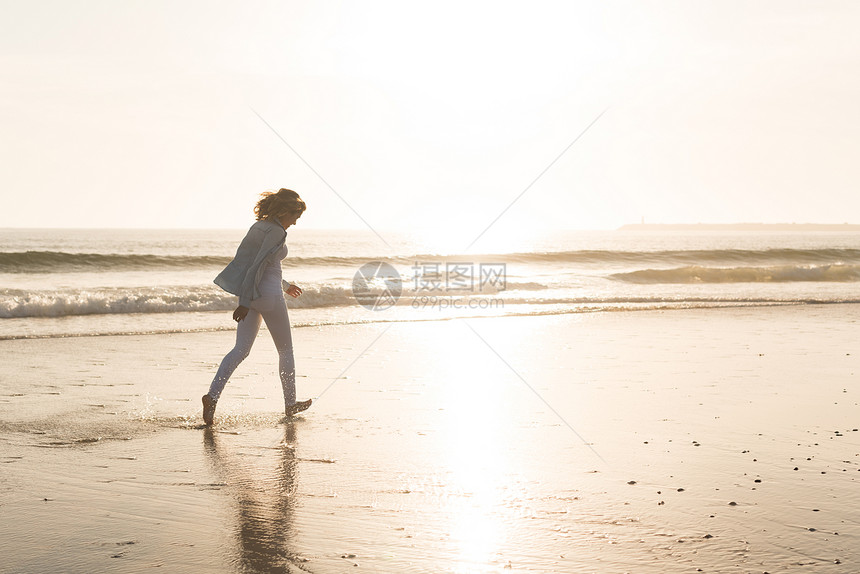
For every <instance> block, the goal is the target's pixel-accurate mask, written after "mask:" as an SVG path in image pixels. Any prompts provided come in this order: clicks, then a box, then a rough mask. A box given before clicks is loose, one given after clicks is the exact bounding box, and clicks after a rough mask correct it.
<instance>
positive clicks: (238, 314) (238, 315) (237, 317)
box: [233, 305, 249, 323]
mask: <svg viewBox="0 0 860 574" xmlns="http://www.w3.org/2000/svg"><path fill="white" fill-rule="evenodd" d="M248 310H249V309H248V308H247V307H243V306H242V305H239V306H238V307H236V310H235V311H233V320H234V321H236V322H237V323H238V322H239V321H241V320H242V319H244V318H245V317H247V316H248Z"/></svg>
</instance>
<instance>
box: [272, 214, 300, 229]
mask: <svg viewBox="0 0 860 574" xmlns="http://www.w3.org/2000/svg"><path fill="white" fill-rule="evenodd" d="M301 216H302V214H301V212H299V213H286V214H284V215H281V216H278V221H279V222H280V223H281V225H282V226H283V227H284V229H286V228H287V227H289V226H290V225H295V224H296V221H298V220H299V217H301Z"/></svg>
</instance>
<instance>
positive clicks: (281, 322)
mask: <svg viewBox="0 0 860 574" xmlns="http://www.w3.org/2000/svg"><path fill="white" fill-rule="evenodd" d="M263 320H265V321H266V327H268V329H269V333H271V334H272V340H273V341H274V342H275V348H276V349H277V350H278V372H279V373H280V376H281V387H282V388H283V391H284V406H285V407H286V408H289V407H292V406H293V405H294V404H295V403H296V360H295V357H294V356H293V335H292V333H290V317H289V315H288V314H287V304H286V302H285V301H283V300H281V301H278V302H277V303H276V304H275V305H272V307H271V308H270V309H269V310H267V311H264V312H263Z"/></svg>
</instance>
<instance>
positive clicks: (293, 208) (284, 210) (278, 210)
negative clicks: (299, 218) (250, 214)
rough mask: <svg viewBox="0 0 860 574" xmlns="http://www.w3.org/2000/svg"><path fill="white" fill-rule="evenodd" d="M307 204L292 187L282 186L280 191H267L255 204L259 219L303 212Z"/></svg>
mask: <svg viewBox="0 0 860 574" xmlns="http://www.w3.org/2000/svg"><path fill="white" fill-rule="evenodd" d="M307 208H308V207H307V205H305V202H304V201H302V198H301V197H299V194H298V193H296V192H295V191H293V190H292V189H286V188H283V187H282V188H281V189H279V190H278V191H267V192H265V193H263V194H261V195H260V201H258V202H257V205H256V206H254V215H256V216H257V220H260V219H266V218H268V217H280V216H282V215H286V214H288V213H290V214H292V213H303V212H304V211H305V209H307Z"/></svg>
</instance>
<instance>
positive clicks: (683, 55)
mask: <svg viewBox="0 0 860 574" xmlns="http://www.w3.org/2000/svg"><path fill="white" fill-rule="evenodd" d="M0 9H2V14H3V18H2V19H0V123H2V130H0V154H2V158H3V160H2V163H3V167H2V170H0V194H2V206H3V208H2V210H0V227H40V228H41V227H83V228H89V227H110V228H163V227H164V228H244V227H247V225H248V224H249V223H250V222H251V221H252V220H253V214H252V212H251V210H252V207H253V204H254V203H255V201H256V199H257V197H258V195H259V194H260V193H261V192H263V191H266V190H272V189H277V188H279V187H288V188H291V189H295V190H296V191H298V192H299V193H300V194H301V195H302V197H303V198H304V199H305V201H306V202H307V204H308V211H307V212H306V214H305V215H304V216H303V218H302V221H301V225H304V226H307V227H310V228H319V229H331V228H355V229H366V228H368V227H369V228H373V229H379V230H389V229H390V230H397V229H404V230H409V229H423V230H426V231H427V232H429V233H436V234H458V233H459V234H464V236H469V235H471V236H474V235H475V234H476V232H478V231H480V230H482V229H485V228H487V227H488V226H489V227H491V228H493V229H494V232H501V233H503V232H504V230H505V229H513V228H517V229H534V230H556V229H557V230H572V229H613V228H616V227H618V226H620V225H623V224H626V223H637V222H640V221H642V220H643V219H644V220H645V221H646V222H648V223H695V222H704V223H734V222H816V223H842V222H852V223H860V216H858V214H860V193H858V189H857V188H858V182H860V162H858V161H857V158H858V157H860V154H858V152H860V106H858V105H857V102H860V74H857V70H860V35H858V34H857V33H856V31H857V30H858V29H860V3H857V2H854V1H846V2H840V1H803V2H799V1H794V0H778V1H758V2H736V1H731V0H719V1H693V0H679V1H657V0H654V1H649V0H644V1H615V0H600V1H589V2H585V1H559V2H541V1H530V2H498V1H494V2H468V1H466V2H464V1H456V2H444V1H442V2H434V3H432V4H429V3H418V2H403V1H377V0H366V1H362V2H358V1H355V2H337V1H331V2H292V1H278V2H261V1H258V2H253V1H252V2H245V1H243V2H229V1H219V2H214V3H213V2H197V1H185V2H183V1H157V0H155V1H154V0H146V1H140V2H138V1H122V2H116V1H115V0H107V1H95V0H93V1H81V0H60V1H41V0H32V1H27V2H24V1H4V0H0ZM595 120H596V121H595ZM589 126H590V127H589ZM583 132H584V133H583ZM577 138H578V139H577ZM572 142H575V143H573V145H571V143H572Z"/></svg>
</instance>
